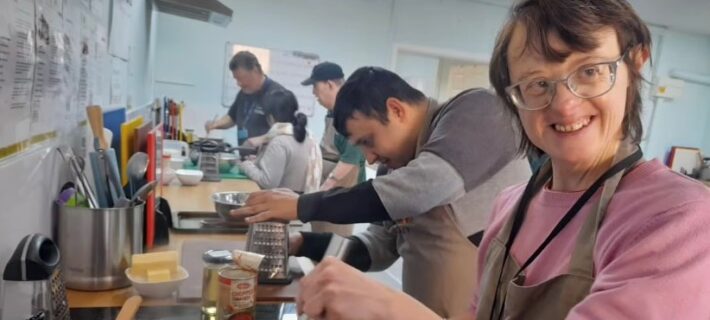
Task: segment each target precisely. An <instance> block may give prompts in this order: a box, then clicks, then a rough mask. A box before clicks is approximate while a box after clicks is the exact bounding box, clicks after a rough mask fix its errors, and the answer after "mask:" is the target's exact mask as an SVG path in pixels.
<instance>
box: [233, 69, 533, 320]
mask: <svg viewBox="0 0 710 320" xmlns="http://www.w3.org/2000/svg"><path fill="white" fill-rule="evenodd" d="M335 128H336V129H337V130H338V132H340V133H342V134H343V135H345V136H347V137H348V138H349V140H350V141H352V142H353V143H354V144H356V145H358V146H360V147H361V148H362V150H363V152H364V154H365V156H366V157H367V160H368V162H370V163H375V162H380V163H382V164H385V165H386V166H387V167H389V168H390V169H391V172H390V173H389V174H387V175H384V176H380V177H377V178H376V179H374V180H369V181H366V182H364V183H361V184H358V185H356V186H354V187H352V188H347V189H336V190H331V191H327V192H318V193H313V194H309V195H303V196H301V197H298V198H295V197H291V196H289V195H286V194H283V193H282V194H277V193H272V192H262V193H257V194H255V195H254V196H253V197H250V199H249V201H248V203H247V207H245V208H242V209H241V210H237V211H235V212H234V213H235V214H236V215H253V214H257V215H256V216H253V217H250V221H252V222H253V221H260V220H264V219H289V220H290V219H296V218H298V219H300V220H302V221H311V220H325V221H330V222H335V223H354V222H376V223H373V224H371V225H370V227H369V228H368V230H367V231H366V232H365V233H362V234H358V235H356V236H354V237H353V240H354V246H353V248H352V250H351V253H350V254H349V256H348V257H346V259H345V260H346V262H348V263H350V264H351V265H353V266H355V267H357V268H358V269H360V270H363V271H369V270H373V271H374V270H382V269H384V268H387V267H388V266H389V265H391V264H392V263H393V262H394V261H395V260H396V259H397V258H398V257H402V258H403V275H402V277H403V279H402V286H403V290H404V291H405V292H406V293H408V294H410V295H412V296H413V297H414V298H416V299H418V300H419V301H421V302H422V303H423V304H425V305H426V306H427V307H429V308H431V309H432V310H434V311H435V312H437V313H438V314H439V315H441V316H442V317H448V316H451V315H455V314H460V313H461V312H463V311H465V310H466V308H467V307H468V304H469V302H470V301H471V298H472V294H473V288H474V285H475V274H476V273H475V272H472V270H474V268H475V262H476V251H477V250H476V248H475V246H474V243H472V242H476V238H477V237H479V236H480V234H481V232H482V229H483V227H484V225H485V223H486V220H487V216H488V213H489V211H490V209H491V205H492V202H493V198H494V197H495V195H496V194H497V193H498V192H499V191H501V190H502V189H503V188H505V187H507V186H509V185H512V184H515V183H518V182H523V181H525V180H526V179H527V177H528V176H529V174H530V169H529V166H528V164H527V161H525V160H524V159H518V158H516V156H515V154H516V139H515V138H516V137H515V133H514V132H513V126H512V122H511V119H510V117H509V116H508V115H507V114H506V113H505V110H504V108H503V107H502V106H501V105H500V104H499V100H498V99H497V98H496V97H495V95H493V94H491V93H489V92H488V91H486V90H483V89H474V90H469V91H466V92H463V93H461V94H459V95H458V96H457V97H455V98H453V99H451V100H450V101H448V102H446V103H444V104H437V103H436V102H435V101H433V100H430V99H427V98H426V97H425V96H424V95H423V94H422V93H421V92H419V91H418V90H416V89H414V88H412V87H411V86H409V85H408V84H407V83H406V82H405V81H404V80H402V79H401V78H400V77H399V76H397V75H396V74H394V73H392V72H390V71H387V70H384V69H380V68H373V67H365V68H361V69H359V70H357V71H356V72H355V73H353V75H352V76H351V77H350V78H349V79H348V81H347V82H346V83H345V85H344V86H343V87H342V88H341V90H340V92H339V93H338V97H337V100H336V106H335ZM319 238H320V240H319ZM319 243H320V245H319ZM323 243H327V240H326V241H324V240H323V238H322V236H320V235H313V234H307V233H304V234H303V244H302V245H300V246H299V248H300V249H301V250H299V251H300V252H299V253H300V254H303V255H306V256H309V257H312V258H316V259H318V258H319V255H322V251H323V250H324V248H323V246H322V244H323ZM476 243H477V242H476ZM295 244H296V245H297V246H298V243H295ZM321 249H323V250H321Z"/></svg>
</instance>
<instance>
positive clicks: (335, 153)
mask: <svg viewBox="0 0 710 320" xmlns="http://www.w3.org/2000/svg"><path fill="white" fill-rule="evenodd" d="M344 78H345V75H344V74H343V69H342V68H340V66H339V65H337V64H335V63H332V62H322V63H319V64H318V65H316V66H315V67H313V71H312V72H311V76H310V77H309V78H308V79H306V80H304V81H303V82H301V84H302V85H304V86H310V85H313V95H314V96H315V97H316V98H317V99H318V103H320V104H321V105H322V106H323V107H325V108H326V109H327V110H328V114H327V115H326V117H325V132H324V133H323V138H322V139H321V143H320V147H321V154H322V155H323V184H322V185H321V190H329V189H331V188H333V187H352V186H354V185H356V184H358V183H360V182H363V181H365V156H364V155H363V154H362V152H361V151H360V150H359V149H358V148H357V147H355V146H353V145H352V144H350V143H349V142H348V140H347V138H345V137H344V136H342V135H341V134H339V133H337V132H336V131H335V127H333V108H334V106H335V97H336V96H337V95H338V91H339V90H340V87H341V86H342V85H343V83H345V79H344ZM312 227H313V230H314V231H318V232H324V231H328V232H334V233H337V234H340V235H345V236H347V235H350V233H352V225H334V224H330V223H327V222H313V223H312Z"/></svg>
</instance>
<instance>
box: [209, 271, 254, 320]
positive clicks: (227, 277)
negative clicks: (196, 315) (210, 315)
mask: <svg viewBox="0 0 710 320" xmlns="http://www.w3.org/2000/svg"><path fill="white" fill-rule="evenodd" d="M256 284H257V273H256V272H253V271H249V270H243V269H240V268H237V267H233V266H229V267H224V268H222V269H221V270H220V271H219V296H218V298H217V319H220V320H252V319H254V318H255V312H254V311H255V309H256Z"/></svg>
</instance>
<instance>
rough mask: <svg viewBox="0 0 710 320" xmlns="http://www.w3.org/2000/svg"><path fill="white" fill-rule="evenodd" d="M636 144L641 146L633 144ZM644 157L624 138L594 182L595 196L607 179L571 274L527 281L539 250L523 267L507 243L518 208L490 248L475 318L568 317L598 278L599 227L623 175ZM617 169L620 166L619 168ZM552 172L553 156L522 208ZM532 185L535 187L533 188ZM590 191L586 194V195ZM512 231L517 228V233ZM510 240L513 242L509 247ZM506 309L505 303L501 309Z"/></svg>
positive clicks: (548, 319)
mask: <svg viewBox="0 0 710 320" xmlns="http://www.w3.org/2000/svg"><path fill="white" fill-rule="evenodd" d="M635 148H636V150H634V149H635ZM633 151H635V152H633ZM632 152H633V153H632ZM641 157H642V154H641V150H640V149H637V146H634V145H630V144H627V143H623V144H622V146H621V147H620V148H619V151H618V152H617V154H616V156H615V158H614V163H615V165H614V166H613V167H612V168H611V169H610V170H609V171H607V173H605V175H603V176H602V177H601V178H600V179H599V180H597V182H595V184H594V185H593V186H592V187H591V188H590V189H592V188H594V190H592V191H589V190H588V192H589V193H590V197H591V195H593V194H594V193H595V192H594V191H595V190H596V189H597V188H598V187H599V186H601V184H602V183H603V187H602V194H601V197H600V199H599V201H598V202H597V203H595V204H593V207H592V208H591V210H592V211H591V212H590V214H589V215H588V217H587V218H586V220H585V221H584V223H583V224H582V228H581V230H580V232H579V235H578V236H577V242H576V244H575V248H574V251H573V253H572V258H571V260H570V266H569V271H568V273H566V274H561V275H558V276H556V277H554V278H552V279H550V280H547V281H544V282H542V283H539V284H536V285H525V273H524V269H525V268H526V267H527V266H528V265H529V263H531V262H532V260H534V258H535V257H536V256H537V255H536V254H533V257H531V259H528V261H526V262H525V264H524V265H523V268H522V269H521V267H520V266H519V265H518V264H517V263H516V262H515V260H514V259H513V257H512V255H510V253H509V249H507V248H510V247H511V246H512V240H514V238H515V233H516V231H515V229H516V228H517V229H518V230H519V228H520V226H521V225H522V219H516V217H517V216H518V214H517V213H519V212H514V214H513V215H512V216H511V218H510V219H508V221H507V222H506V223H505V224H504V226H503V228H502V229H501V231H500V232H499V233H498V235H497V236H496V237H495V238H494V239H493V241H491V244H490V247H489V249H488V252H487V253H486V265H485V267H484V270H483V273H482V278H481V286H480V294H479V297H480V300H479V303H478V311H477V314H476V319H478V320H487V319H546V320H554V319H564V318H565V317H566V316H567V314H568V313H569V311H570V310H571V309H572V308H573V307H574V306H575V305H576V304H578V303H579V302H580V301H582V299H584V298H585V297H586V296H587V295H588V294H589V291H590V288H591V286H592V283H593V282H594V260H593V253H594V245H595V243H596V237H597V231H598V230H599V227H600V225H601V223H602V221H603V219H604V215H605V214H606V209H607V206H608V205H609V202H610V201H611V198H612V196H613V195H614V192H615V191H616V188H617V186H618V185H619V182H620V181H621V178H622V177H623V175H624V173H625V172H626V171H628V170H629V168H632V167H633V166H634V165H635V164H637V163H638V162H639V161H641ZM620 159H623V160H620ZM615 170H616V172H614V171H615ZM550 176H551V167H550V164H549V161H548V162H547V163H546V164H544V165H543V166H542V168H541V169H540V171H539V172H538V174H536V175H534V176H533V178H532V179H531V181H530V182H529V184H528V187H527V188H526V192H525V194H524V195H523V197H522V199H521V201H520V203H519V204H518V206H523V209H520V208H519V210H522V211H523V212H524V210H525V209H524V208H525V207H526V206H527V204H526V203H525V202H526V201H529V200H530V199H531V198H532V196H533V195H534V194H535V193H537V191H539V190H540V189H541V188H542V187H543V186H544V185H545V184H546V183H547V181H548V180H549V177H550ZM605 176H606V177H605ZM528 188H530V190H531V192H528ZM528 193H529V194H528ZM585 193H586V192H585ZM585 196H586V195H582V197H585ZM526 197H527V198H528V199H526ZM582 197H580V198H582ZM581 200H584V199H580V201H578V203H575V206H573V208H572V209H571V210H570V212H568V216H571V217H574V215H575V214H576V212H575V213H572V211H573V210H574V209H575V207H577V205H579V207H578V209H579V208H581V205H583V204H584V203H585V202H587V201H586V200H584V201H581ZM576 211H578V210H576ZM571 217H570V219H569V220H571ZM516 220H517V221H516ZM562 220H565V219H564V218H563V219H562ZM569 220H568V221H569ZM558 227H560V228H564V224H558ZM556 229H557V228H556ZM560 230H561V229H560ZM511 234H513V236H512V237H511ZM555 235H556V234H554V232H553V234H551V235H550V236H548V239H546V241H545V242H544V243H543V245H541V246H540V247H539V248H538V250H536V253H539V252H540V251H542V249H544V247H545V243H549V241H551V240H552V238H554V236H555ZM506 243H507V244H508V246H507V248H506ZM501 309H503V310H502V314H501Z"/></svg>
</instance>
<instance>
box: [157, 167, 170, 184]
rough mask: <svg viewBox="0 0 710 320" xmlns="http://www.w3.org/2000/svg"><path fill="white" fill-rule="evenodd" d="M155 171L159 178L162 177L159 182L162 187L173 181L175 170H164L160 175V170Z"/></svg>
mask: <svg viewBox="0 0 710 320" xmlns="http://www.w3.org/2000/svg"><path fill="white" fill-rule="evenodd" d="M156 171H157V174H159V175H160V177H162V178H161V179H162V180H161V181H160V182H161V183H162V184H163V185H164V186H167V185H169V184H170V182H172V181H173V179H175V170H173V169H172V168H165V170H163V171H162V174H161V170H160V169H158V170H156Z"/></svg>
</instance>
